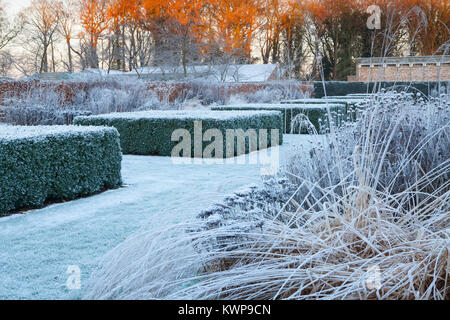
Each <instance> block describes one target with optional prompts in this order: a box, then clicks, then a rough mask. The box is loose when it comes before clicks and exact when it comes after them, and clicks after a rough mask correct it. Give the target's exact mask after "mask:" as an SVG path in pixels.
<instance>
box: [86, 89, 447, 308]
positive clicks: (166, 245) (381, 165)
mask: <svg viewBox="0 0 450 320" xmlns="http://www.w3.org/2000/svg"><path fill="white" fill-rule="evenodd" d="M449 110H450V108H449V105H448V96H441V97H438V98H436V99H430V100H425V99H420V98H419V99H418V100H416V101H413V100H411V99H410V98H409V97H408V96H406V95H402V94H398V95H397V96H392V95H391V96H386V97H385V98H382V99H380V100H378V101H375V100H374V101H372V104H371V105H370V106H369V107H368V108H367V109H366V110H365V112H364V114H363V115H362V117H361V118H360V119H359V120H358V121H357V122H355V123H348V124H347V125H346V127H345V128H343V130H341V131H339V132H332V133H331V134H330V135H328V143H326V144H323V145H318V146H317V147H315V148H314V149H313V150H312V151H311V153H310V156H309V157H304V156H294V157H293V158H292V161H291V162H290V165H289V166H288V167H287V168H285V172H284V174H283V175H282V176H280V177H278V178H274V179H272V180H271V181H267V182H266V184H264V185H263V186H262V187H261V186H259V187H253V188H250V189H247V190H245V191H242V192H237V193H236V194H235V195H233V196H231V197H229V198H227V199H225V200H224V202H223V203H222V204H218V205H216V206H215V207H213V208H210V209H208V210H206V211H204V212H202V213H201V214H200V215H199V217H198V221H194V222H192V223H189V224H187V223H186V224H182V225H177V226H174V227H171V228H167V230H162V231H159V232H158V233H145V232H142V233H138V234H136V235H134V236H133V237H131V238H130V239H128V240H127V241H125V242H124V243H122V244H121V245H119V246H118V247H117V248H115V249H114V250H112V251H111V252H110V253H109V254H108V255H107V256H106V257H105V260H104V261H103V263H102V264H101V268H99V270H98V271H97V272H95V273H94V274H93V275H92V278H91V282H90V285H89V287H88V290H87V292H86V297H87V298H101V299H105V298H130V299H146V298H168V299H179V298H181V299H218V298H221V299H449V298H450V290H449V288H450V286H449V281H450V271H449V246H450V234H449V230H450V229H449V224H450V218H449V215H448V212H449V210H450V208H449V194H450V190H449V187H450V185H449V184H450V183H449V179H448V178H449V177H448V175H449V169H450V163H449V162H450V160H449V150H450V145H449V126H450V124H449Z"/></svg>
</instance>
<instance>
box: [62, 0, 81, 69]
mask: <svg viewBox="0 0 450 320" xmlns="http://www.w3.org/2000/svg"><path fill="white" fill-rule="evenodd" d="M58 9H59V10H58V19H59V24H58V32H59V34H61V36H63V37H64V40H65V41H66V46H67V59H68V62H67V69H68V71H69V72H73V59H72V51H73V48H72V44H71V40H72V38H73V34H74V29H75V26H76V24H77V23H78V17H79V6H78V2H77V1H75V0H64V1H63V2H62V4H61V5H60V6H59V8H58Z"/></svg>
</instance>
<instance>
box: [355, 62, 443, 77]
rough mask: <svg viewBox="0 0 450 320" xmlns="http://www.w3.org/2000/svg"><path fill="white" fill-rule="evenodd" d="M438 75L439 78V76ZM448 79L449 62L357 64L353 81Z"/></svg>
mask: <svg viewBox="0 0 450 320" xmlns="http://www.w3.org/2000/svg"><path fill="white" fill-rule="evenodd" d="M439 77H440V78H439ZM439 80H440V81H450V64H448V63H446V64H441V65H440V66H437V65H435V64H427V65H422V64H413V65H408V64H400V65H392V64H388V65H385V66H383V65H373V66H372V67H370V66H368V65H358V66H357V75H356V79H354V81H363V82H371V81H439Z"/></svg>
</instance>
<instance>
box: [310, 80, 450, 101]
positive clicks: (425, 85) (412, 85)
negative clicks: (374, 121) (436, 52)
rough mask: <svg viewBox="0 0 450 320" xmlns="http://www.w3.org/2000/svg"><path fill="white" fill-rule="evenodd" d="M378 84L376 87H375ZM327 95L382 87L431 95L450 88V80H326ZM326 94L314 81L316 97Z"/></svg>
mask: <svg viewBox="0 0 450 320" xmlns="http://www.w3.org/2000/svg"><path fill="white" fill-rule="evenodd" d="M375 85H376V87H375ZM325 88H326V93H327V96H345V95H347V94H349V93H372V92H374V88H375V92H378V91H379V90H380V89H381V88H385V89H387V90H396V91H397V92H400V91H406V92H411V93H417V92H421V93H422V94H423V95H426V96H430V95H431V93H432V92H433V91H436V92H437V91H438V90H439V88H441V90H442V88H445V89H446V90H448V89H449V88H450V82H449V81H442V82H441V83H439V82H437V81H434V82H433V81H430V82H393V81H381V82H346V81H325ZM324 95H325V93H324V86H323V83H322V82H321V81H316V82H314V97H315V98H321V97H323V96H324Z"/></svg>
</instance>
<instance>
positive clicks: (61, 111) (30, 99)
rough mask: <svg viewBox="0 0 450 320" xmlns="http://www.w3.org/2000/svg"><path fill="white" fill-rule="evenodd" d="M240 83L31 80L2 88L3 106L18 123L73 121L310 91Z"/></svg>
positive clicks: (296, 85)
mask: <svg viewBox="0 0 450 320" xmlns="http://www.w3.org/2000/svg"><path fill="white" fill-rule="evenodd" d="M25 84H26V83H25ZM239 85H240V84H224V83H206V82H196V81H192V82H174V83H172V82H157V83H156V84H155V83H152V82H151V81H150V82H146V81H143V80H139V79H134V78H127V77H124V78H120V77H117V78H116V77H111V78H101V77H100V78H93V79H90V80H89V79H85V80H83V79H80V80H79V81H75V82H73V83H71V81H67V82H61V83H50V84H47V85H46V84H45V83H43V84H42V85H39V84H35V85H33V84H32V83H31V84H30V85H29V86H27V85H23V86H18V87H21V88H22V91H17V92H13V93H8V92H4V93H2V97H1V104H2V106H0V111H4V112H5V113H6V117H5V119H4V120H5V121H6V122H9V123H12V124H18V125H49V124H72V121H73V119H74V117H76V116H83V115H91V114H94V115H95V114H106V113H112V112H134V111H142V110H161V109H163V110H167V109H184V108H185V106H192V105H196V107H197V108H199V107H200V108H201V107H202V106H205V105H210V104H224V103H227V102H228V101H230V100H231V101H243V102H261V101H264V102H274V101H279V100H281V99H295V98H302V97H304V95H305V94H304V93H303V91H302V89H300V83H299V82H296V81H286V82H277V83H272V84H270V85H268V86H267V87H265V86H264V83H261V87H260V88H258V84H253V85H249V86H250V88H247V89H246V88H245V84H241V85H242V86H243V88H240V87H239ZM25 88H26V89H25ZM246 90H249V91H250V92H246ZM241 91H242V92H241ZM232 92H238V93H236V94H232ZM8 94H9V96H8Z"/></svg>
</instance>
